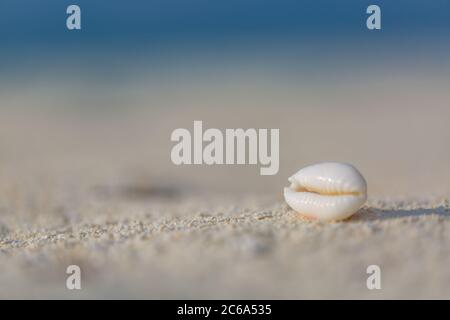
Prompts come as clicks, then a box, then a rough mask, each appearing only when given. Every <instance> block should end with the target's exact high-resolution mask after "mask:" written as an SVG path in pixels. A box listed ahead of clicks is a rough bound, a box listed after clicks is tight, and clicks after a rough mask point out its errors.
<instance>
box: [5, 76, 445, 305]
mask: <svg viewBox="0 0 450 320" xmlns="http://www.w3.org/2000/svg"><path fill="white" fill-rule="evenodd" d="M411 79H416V80H411ZM417 79H419V78H417V77H411V76H405V78H404V79H403V78H402V79H398V78H396V79H394V80H391V81H389V80H388V79H386V78H383V79H381V80H382V81H381V80H380V79H378V78H375V79H372V80H371V81H372V82H370V83H367V82H365V83H364V85H363V84H361V83H359V82H358V81H353V82H351V83H349V82H345V81H344V82H342V81H337V82H333V83H329V84H326V83H325V84H321V86H320V90H318V89H317V88H318V86H317V84H311V85H305V84H297V85H295V84H292V83H280V84H278V83H277V84H275V83H264V82H262V83H257V82H256V83H255V82H254V81H253V82H247V83H252V86H250V87H249V86H247V87H246V90H242V86H241V85H240V83H238V82H234V81H232V80H233V79H231V80H229V81H228V82H224V81H221V82H220V85H217V86H216V85H215V84H214V83H211V82H210V81H205V82H200V83H197V84H192V83H190V82H186V83H184V82H182V81H181V82H182V84H183V85H179V86H176V85H174V84H173V82H170V81H168V83H169V84H171V85H168V84H166V87H162V88H161V87H158V88H155V89H154V90H149V89H148V88H147V87H146V86H145V85H141V87H137V88H136V87H133V89H132V90H131V89H130V88H121V89H122V91H120V90H119V91H118V92H119V93H115V92H114V90H112V91H110V90H108V93H109V95H107V98H105V92H102V91H99V92H90V91H89V94H86V90H88V89H86V88H85V87H83V90H79V91H77V90H73V86H72V87H71V90H67V91H64V90H59V91H58V93H55V91H52V90H50V89H49V87H46V86H44V87H39V86H36V85H33V86H32V87H31V88H28V89H27V90H20V92H19V91H18V92H15V91H12V90H3V91H2V92H1V105H2V107H1V109H0V112H1V115H0V137H1V138H0V298H8V299H9V298H31V299H32V298H64V299H78V298H150V299H157V298H180V299H185V298H189V299H190V298H210V299H211V298H212V299H214V298H236V299H237V298H254V299H256V298H270V299H271V298H273V299H279V298H286V299H303V298H305V299H310V298H326V299H341V298H342V299H347V298H356V299H372V298H373V299H379V298H389V299H390V298H450V290H449V289H448V283H450V269H449V267H448V266H449V265H450V254H449V253H450V209H449V199H450V170H449V165H448V164H449V163H450V149H449V148H448V147H447V145H448V141H449V140H450V130H449V128H448V117H449V116H450V114H449V113H450V110H449V108H448V101H450V93H449V92H448V90H447V89H448V86H446V85H445V84H446V83H448V81H441V80H442V79H436V78H434V77H433V76H430V75H429V76H428V77H426V76H422V77H421V78H420V79H421V80H420V81H419V80H417ZM221 80H223V79H221ZM431 80H433V81H431ZM224 83H226V85H224ZM205 88H206V89H205ZM393 88H395V90H394V89H393ZM105 90H106V89H105ZM120 92H121V93H120ZM123 92H128V93H129V94H128V95H123V94H122V93H123ZM321 92H322V93H321ZM323 92H327V94H326V95H324V94H323ZM369 97H370V98H369ZM31 101H32V102H33V103H31ZM30 105H32V106H33V107H30ZM63 105H65V106H67V105H69V107H64V108H63V107H61V106H63ZM94 105H105V106H107V107H106V108H103V109H96V108H93V107H92V106H94ZM194 120H203V122H204V125H205V126H206V127H214V128H221V129H222V128H238V127H243V128H249V127H253V128H280V139H281V144H280V172H279V173H278V174H277V175H276V176H270V177H262V176H260V175H259V167H257V166H234V167H231V166H221V167H207V166H186V167H176V166H174V165H173V164H172V163H171V162H170V149H171V147H172V145H173V144H172V143H171V142H170V139H169V137H170V133H171V131H172V130H173V129H175V128H180V127H185V128H192V122H193V121H194ZM318 161H346V162H351V163H353V164H354V165H355V166H356V167H358V168H359V170H360V171H361V172H362V173H363V174H364V176H365V177H366V179H367V181H368V186H369V199H368V202H367V203H366V205H365V206H364V207H363V208H362V209H361V210H360V211H359V212H358V213H357V214H355V215H354V216H353V217H352V218H351V219H349V220H347V221H343V222H338V223H318V222H311V221H307V220H304V219H302V218H301V217H299V216H298V215H297V214H295V213H294V212H293V211H292V210H290V209H289V208H288V206H287V205H286V204H285V203H284V201H283V198H282V188H283V187H284V186H285V185H287V180H286V179H287V177H288V176H289V175H290V174H292V173H293V172H295V171H296V170H298V169H299V168H301V167H302V166H305V165H307V164H310V163H314V162H318ZM71 264H76V265H79V266H80V267H81V270H82V290H80V291H69V290H67V289H66V288H65V281H66V277H67V275H66V274H65V271H66V268H67V266H68V265H71ZM373 264H375V265H378V266H380V268H381V272H382V289H381V290H368V289H367V287H366V279H367V277H368V275H367V274H366V268H367V266H369V265H373Z"/></svg>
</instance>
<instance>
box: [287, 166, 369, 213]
mask: <svg viewBox="0 0 450 320" xmlns="http://www.w3.org/2000/svg"><path fill="white" fill-rule="evenodd" d="M288 180H289V182H290V183H291V185H290V186H289V187H287V188H284V199H285V200H286V202H287V203H288V205H289V206H290V207H291V208H292V209H294V210H295V211H297V212H298V213H300V214H302V215H304V216H306V217H308V218H310V219H317V220H319V221H334V220H344V219H347V218H349V217H350V216H351V215H352V214H354V213H355V212H356V211H358V209H359V208H361V206H362V205H363V204H364V203H365V202H366V199H367V184H366V180H365V179H364V177H363V176H362V175H361V173H360V172H359V171H358V170H357V169H356V168H355V167H353V166H352V165H350V164H347V163H340V162H324V163H318V164H314V165H310V166H308V167H305V168H303V169H301V170H299V171H298V172H297V173H296V174H294V175H293V176H291V177H290V178H289V179H288Z"/></svg>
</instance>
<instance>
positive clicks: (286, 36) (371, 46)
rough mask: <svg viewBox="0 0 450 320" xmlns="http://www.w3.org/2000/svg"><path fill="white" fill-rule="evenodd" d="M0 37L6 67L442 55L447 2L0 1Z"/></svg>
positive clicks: (448, 34)
mask: <svg viewBox="0 0 450 320" xmlns="http://www.w3.org/2000/svg"><path fill="white" fill-rule="evenodd" d="M70 4H78V5H79V6H80V7H81V9H82V30H81V31H68V30H67V29H66V26H65V23H66V18H67V15H66V13H65V11H66V8H67V6H68V5H70ZM370 4H378V5H379V6H380V7H381V9H382V30H381V31H369V30H367V28H366V26H365V21H366V18H367V15H366V13H365V11H366V8H367V6H368V5H370ZM0 39H1V42H0V62H1V64H2V65H3V67H4V68H21V67H22V68H23V67H27V66H31V65H36V64H45V63H46V62H55V61H65V62H67V61H75V62H76V61H78V62H80V63H81V62H83V61H84V62H86V61H89V58H87V57H95V58H94V59H95V61H96V62H95V63H90V64H96V65H97V64H99V63H100V64H101V62H102V61H109V58H111V57H113V58H114V59H115V61H116V62H117V61H120V63H128V62H130V63H132V62H133V60H134V59H136V60H139V58H142V57H145V59H146V60H152V59H161V58H167V57H168V56H169V57H170V56H172V57H178V56H180V55H186V54H187V53H189V52H190V53H191V54H194V55H195V54H196V52H202V53H205V52H206V53H208V52H212V58H211V59H215V57H216V58H217V57H218V55H219V54H223V53H224V52H225V53H226V54H228V55H230V54H231V53H232V52H241V53H242V52H246V51H250V52H252V54H253V55H254V53H255V52H256V53H257V54H256V56H255V57H252V59H258V57H259V59H260V60H264V59H269V60H270V61H280V60H286V59H287V60H289V58H292V57H294V58H293V60H295V59H297V58H298V57H299V56H301V57H302V58H303V61H305V60H306V61H309V59H314V58H317V56H324V55H325V57H326V60H330V59H333V58H334V57H336V56H337V57H339V56H341V57H342V56H346V55H349V56H351V58H350V59H353V58H354V59H356V60H357V59H358V57H359V58H361V57H365V58H370V57H375V58H383V55H384V59H387V60H389V59H390V58H392V56H391V54H392V51H397V52H399V53H400V54H399V56H398V57H397V58H395V59H401V57H402V56H405V55H410V54H411V53H414V52H415V51H418V52H421V53H422V54H423V53H424V52H425V53H430V54H431V55H436V54H437V56H438V57H439V58H438V59H441V58H442V57H445V56H448V55H446V54H447V53H448V52H447V51H446V52H441V51H442V47H443V46H444V47H445V46H446V45H447V44H448V43H449V42H450V41H449V40H450V1H448V0H433V1H425V0H396V1H388V0H386V1H379V0H377V1H365V0H364V1H360V0H349V1H332V0H307V1H299V0H226V1H218V0H215V1H212V0H133V1H112V0H109V1H108V0H70V1H67V0H39V1H31V0H0ZM286 44H288V45H286ZM386 51H388V52H386ZM274 52H276V54H273V53H274ZM327 54H328V56H327ZM149 57H151V58H149ZM399 57H400V58H399ZM434 59H436V58H434ZM176 60H177V58H174V59H173V61H176ZM108 63H109V62H108Z"/></svg>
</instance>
